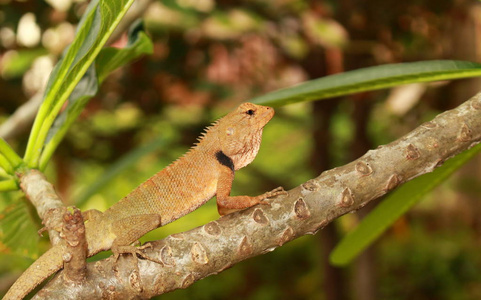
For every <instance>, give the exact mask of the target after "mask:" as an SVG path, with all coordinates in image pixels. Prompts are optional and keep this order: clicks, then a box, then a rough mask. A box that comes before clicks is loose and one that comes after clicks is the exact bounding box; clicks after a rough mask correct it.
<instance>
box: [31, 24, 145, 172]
mask: <svg viewBox="0 0 481 300" xmlns="http://www.w3.org/2000/svg"><path fill="white" fill-rule="evenodd" d="M142 29H143V27H142V24H141V23H140V22H137V23H136V24H134V25H133V26H132V27H131V29H130V31H129V41H128V43H127V45H126V46H125V47H124V48H112V47H108V48H104V49H102V51H100V53H99V55H98V57H97V58H96V60H95V65H92V66H90V68H89V69H88V70H87V72H86V73H85V75H84V76H83V77H82V79H81V80H80V82H79V84H78V85H77V86H76V87H75V89H74V90H73V92H72V94H71V95H70V97H69V100H68V102H67V107H66V108H65V109H64V110H63V111H62V112H61V113H60V115H59V116H58V117H57V119H56V120H55V122H54V124H53V126H52V128H51V129H50V131H49V135H48V137H47V140H46V145H45V150H44V152H43V154H42V156H41V159H40V169H44V168H45V166H46V165H47V163H48V161H49V160H50V157H51V156H52V154H53V152H54V151H55V149H56V148H57V146H58V144H59V143H60V142H61V141H62V139H63V137H64V136H65V134H66V132H67V130H68V129H69V128H70V126H71V125H72V123H73V122H74V121H75V120H76V119H77V117H78V116H79V115H80V113H81V112H82V110H83V108H84V107H85V105H86V104H87V103H88V101H89V100H90V99H91V98H92V97H93V96H94V95H95V94H96V93H97V90H98V87H99V85H100V84H101V83H102V81H103V80H104V79H105V78H106V77H107V76H108V75H109V74H110V72H112V71H113V70H115V69H117V68H119V67H121V66H123V65H126V64H128V63H130V62H131V61H132V60H135V59H137V58H138V57H139V56H141V55H143V54H147V53H152V49H153V45H152V42H151V40H150V39H149V38H148V37H147V35H146V34H145V32H143V31H142ZM94 66H95V67H94Z"/></svg>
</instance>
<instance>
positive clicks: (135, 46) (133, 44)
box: [95, 20, 154, 82]
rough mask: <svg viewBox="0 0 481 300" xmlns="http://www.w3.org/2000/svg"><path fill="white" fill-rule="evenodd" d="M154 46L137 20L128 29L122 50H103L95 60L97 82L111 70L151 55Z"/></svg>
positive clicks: (110, 48) (101, 80)
mask: <svg viewBox="0 0 481 300" xmlns="http://www.w3.org/2000/svg"><path fill="white" fill-rule="evenodd" d="M153 51H154V45H153V44H152V41H151V40H150V38H149V37H148V36H147V35H146V34H145V32H144V26H143V23H142V22H141V21H140V20H138V21H137V22H135V23H133V24H132V26H131V27H130V29H129V41H128V43H127V45H126V46H125V47H124V48H122V49H119V48H113V47H109V48H104V49H102V51H101V52H100V53H99V55H98V57H97V58H96V60H95V66H96V69H97V74H98V77H99V81H100V82H103V80H104V79H105V77H106V76H107V75H108V74H109V73H110V72H112V71H113V70H115V69H117V68H119V67H121V66H123V65H125V64H127V62H131V61H133V60H135V59H137V58H138V57H139V56H141V55H143V54H152V53H153Z"/></svg>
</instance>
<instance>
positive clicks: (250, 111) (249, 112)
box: [246, 109, 254, 116]
mask: <svg viewBox="0 0 481 300" xmlns="http://www.w3.org/2000/svg"><path fill="white" fill-rule="evenodd" d="M246 114H248V115H249V116H253V115H254V110H253V109H249V110H248V111H246Z"/></svg>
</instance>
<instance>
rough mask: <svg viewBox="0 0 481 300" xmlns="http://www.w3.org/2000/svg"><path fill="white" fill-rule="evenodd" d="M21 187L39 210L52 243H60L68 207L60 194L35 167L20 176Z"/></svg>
mask: <svg viewBox="0 0 481 300" xmlns="http://www.w3.org/2000/svg"><path fill="white" fill-rule="evenodd" d="M20 188H21V189H22V191H23V192H24V193H25V196H26V197H27V199H28V200H30V202H31V203H32V204H33V206H34V207H35V209H36V210H37V214H38V216H39V217H40V219H41V220H42V223H43V224H44V225H45V227H46V229H47V230H48V233H49V237H50V242H51V243H52V245H56V244H58V243H60V241H61V237H60V234H59V232H61V230H62V227H63V224H64V220H63V215H64V214H65V213H66V212H67V208H66V207H65V205H64V204H63V202H62V200H61V199H60V197H59V196H58V194H57V192H56V191H55V188H54V187H53V185H52V184H51V183H50V182H48V181H47V178H46V177H45V175H44V174H43V173H42V172H40V171H38V170H35V169H31V170H29V171H27V172H26V173H25V174H22V175H21V177H20Z"/></svg>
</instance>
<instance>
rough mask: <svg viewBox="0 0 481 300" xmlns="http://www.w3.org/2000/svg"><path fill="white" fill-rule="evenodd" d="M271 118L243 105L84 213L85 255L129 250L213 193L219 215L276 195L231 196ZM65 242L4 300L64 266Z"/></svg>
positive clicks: (263, 109) (267, 110)
mask: <svg viewBox="0 0 481 300" xmlns="http://www.w3.org/2000/svg"><path fill="white" fill-rule="evenodd" d="M273 116H274V110H273V109H272V108H270V107H267V106H260V105H255V104H251V103H244V104H241V105H240V106H239V107H238V108H237V109H236V110H235V111H233V112H231V113H229V114H227V115H226V116H225V117H223V118H222V119H219V120H218V121H217V122H215V123H214V124H213V125H212V126H211V127H208V128H207V129H206V131H205V133H203V134H202V136H201V137H200V138H199V143H197V144H196V145H195V146H194V147H193V148H192V149H190V151H189V152H187V153H186V154H185V155H184V156H183V157H181V158H180V159H178V160H176V161H175V162H173V163H172V164H171V165H169V166H168V167H166V168H165V169H163V170H161V171H160V172H158V173H157V174H155V175H154V176H152V177H151V178H150V179H148V180H147V181H146V182H144V183H142V184H141V185H140V186H139V187H137V188H136V189H134V190H133V191H132V192H130V194H128V195H127V196H126V197H125V198H123V199H122V200H120V201H119V202H118V203H116V204H114V205H113V206H112V207H110V208H109V209H108V210H106V211H105V212H104V213H101V212H98V211H90V212H87V213H86V217H87V221H86V223H85V227H86V239H87V244H88V252H89V253H88V256H92V255H94V254H96V253H98V252H100V251H105V250H108V249H112V252H113V253H114V255H115V256H116V257H118V255H119V254H121V253H127V252H129V253H133V252H135V249H132V248H133V247H132V246H130V245H131V244H132V243H133V242H135V241H137V240H138V239H139V238H140V237H142V236H143V235H144V234H146V233H147V232H149V231H151V230H153V229H155V228H157V227H159V226H163V225H165V224H168V223H170V222H172V221H174V220H176V219H178V218H180V217H182V216H184V215H186V214H188V213H190V212H191V211H193V210H195V209H197V208H198V207H199V206H201V205H202V204H204V203H205V202H207V201H208V200H209V199H210V198H212V197H213V196H214V195H217V207H218V211H219V213H220V214H221V215H224V214H226V213H230V212H232V211H235V210H240V209H244V208H247V207H251V206H253V205H255V204H258V203H259V202H260V201H262V200H264V199H265V198H268V197H271V196H275V195H277V194H279V193H280V192H279V190H278V189H276V190H274V191H272V192H268V193H265V194H262V195H259V196H256V197H250V196H230V191H231V187H232V181H233V179H234V171H235V170H238V169H240V168H243V167H245V166H246V165H248V164H249V163H251V162H252V161H253V160H254V158H255V156H256V155H257V151H258V150H259V147H260V143H261V137H262V130H263V128H264V126H265V125H266V124H267V123H268V122H269V121H270V120H271V119H272V117H273ZM64 253H65V245H64V244H62V243H61V244H59V245H56V246H54V247H53V248H51V249H50V250H49V251H47V252H46V253H45V254H44V255H42V256H41V257H40V258H39V259H38V260H37V261H35V262H34V263H33V264H32V265H31V266H30V267H29V268H28V269H27V270H26V271H25V272H24V273H23V274H22V275H21V276H20V278H19V279H18V280H17V281H16V282H15V283H14V284H13V286H12V287H11V288H10V290H9V291H8V292H7V294H6V295H5V297H4V299H5V300H10V299H21V298H23V297H25V296H26V295H27V294H28V293H29V292H30V291H32V290H33V289H34V288H35V287H36V286H37V285H39V284H40V283H41V282H43V281H44V280H45V279H46V278H47V277H48V276H50V275H51V274H53V273H54V272H56V271H58V270H59V269H61V268H62V267H63V260H62V255H63V254H64Z"/></svg>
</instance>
